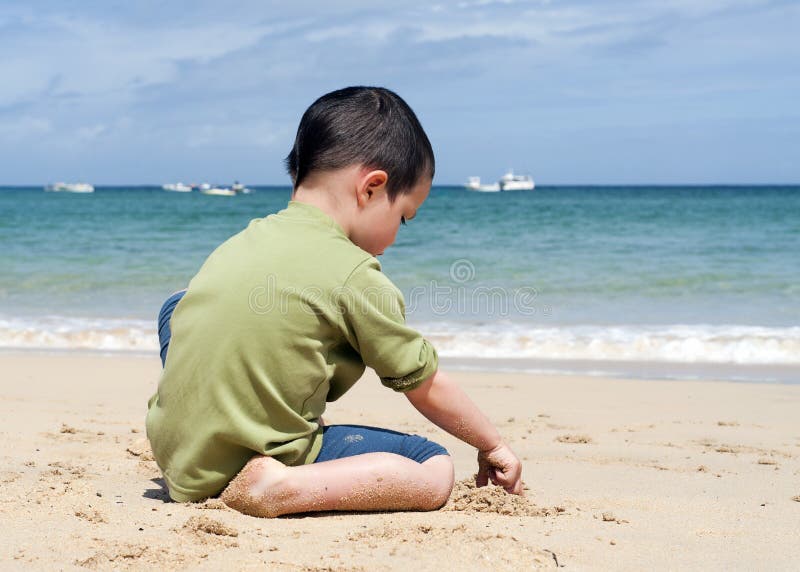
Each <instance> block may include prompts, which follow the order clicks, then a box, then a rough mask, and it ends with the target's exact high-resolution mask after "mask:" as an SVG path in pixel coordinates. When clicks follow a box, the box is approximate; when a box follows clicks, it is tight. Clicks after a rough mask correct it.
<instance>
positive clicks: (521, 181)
mask: <svg viewBox="0 0 800 572" xmlns="http://www.w3.org/2000/svg"><path fill="white" fill-rule="evenodd" d="M464 186H465V187H466V188H467V190H470V191H480V192H484V193H496V192H498V191H532V190H533V189H534V188H535V186H536V185H535V184H534V182H533V178H532V177H531V176H530V175H515V174H514V172H513V171H511V170H509V171H508V173H506V174H505V175H503V176H502V177H500V180H499V181H498V182H496V183H492V184H491V185H482V184H481V178H480V177H470V178H469V180H468V181H467V184H466V185H464Z"/></svg>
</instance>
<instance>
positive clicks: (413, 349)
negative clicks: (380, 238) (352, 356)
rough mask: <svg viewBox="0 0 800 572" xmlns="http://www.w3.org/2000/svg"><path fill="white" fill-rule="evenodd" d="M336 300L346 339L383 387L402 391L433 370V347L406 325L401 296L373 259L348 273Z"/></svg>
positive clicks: (435, 360)
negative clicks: (376, 375) (374, 373)
mask: <svg viewBox="0 0 800 572" xmlns="http://www.w3.org/2000/svg"><path fill="white" fill-rule="evenodd" d="M336 300H337V307H338V308H339V311H340V312H341V313H342V316H343V323H344V326H345V330H346V332H345V335H346V337H347V339H348V341H349V343H350V344H351V345H352V346H353V348H354V349H355V350H356V351H357V352H358V353H359V355H360V356H361V359H362V360H363V361H364V364H365V365H366V366H368V367H371V368H372V369H374V370H375V372H376V373H377V374H378V377H380V380H381V383H382V384H383V385H385V386H386V387H389V388H390V389H393V390H395V391H400V392H406V391H410V390H412V389H414V388H415V387H417V386H419V385H420V384H421V383H422V382H423V381H425V380H426V379H427V378H429V377H430V376H432V375H433V374H434V373H435V372H436V369H437V367H438V366H439V356H438V355H437V353H436V349H435V348H434V347H433V345H431V343H430V342H429V341H428V340H427V339H425V338H424V337H423V336H422V334H420V333H419V332H418V331H417V330H415V329H414V328H411V327H409V326H408V325H407V324H406V319H405V301H404V300H403V294H402V292H400V290H399V289H398V288H397V286H395V285H394V284H392V282H391V280H389V279H388V278H387V277H386V275H385V274H383V272H381V270H380V264H379V263H378V261H377V260H376V259H375V258H370V259H367V260H365V261H364V262H362V263H361V264H360V265H359V266H358V267H357V268H356V269H355V270H354V271H353V272H352V273H351V274H350V276H349V277H348V279H347V281H346V282H345V284H344V285H343V287H342V288H341V289H340V290H339V291H338V292H337V293H336Z"/></svg>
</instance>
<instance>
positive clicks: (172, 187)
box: [161, 183, 192, 193]
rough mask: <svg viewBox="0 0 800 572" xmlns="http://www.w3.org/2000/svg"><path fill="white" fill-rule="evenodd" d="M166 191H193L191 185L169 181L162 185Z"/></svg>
mask: <svg viewBox="0 0 800 572" xmlns="http://www.w3.org/2000/svg"><path fill="white" fill-rule="evenodd" d="M161 188H162V189H164V190H165V191H172V192H174V193H191V192H192V187H191V185H184V184H183V183H167V184H166V185H162V186H161Z"/></svg>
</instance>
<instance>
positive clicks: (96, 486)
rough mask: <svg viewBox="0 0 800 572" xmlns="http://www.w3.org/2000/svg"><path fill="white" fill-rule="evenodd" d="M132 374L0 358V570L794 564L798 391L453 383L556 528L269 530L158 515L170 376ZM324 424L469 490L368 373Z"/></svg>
mask: <svg viewBox="0 0 800 572" xmlns="http://www.w3.org/2000/svg"><path fill="white" fill-rule="evenodd" d="M143 357H144V356H142V357H133V356H128V355H125V356H121V355H103V356H99V355H77V354H75V353H69V354H65V355H41V354H33V353H17V354H13V355H12V354H9V353H7V352H0V370H2V371H3V372H4V384H3V385H2V387H1V388H0V394H1V395H2V399H0V444H1V445H2V450H3V455H4V469H3V471H2V474H1V475H0V477H2V479H3V482H4V492H5V495H4V498H3V499H2V502H0V512H2V517H3V519H4V521H5V522H7V523H8V526H7V527H6V528H7V530H6V532H5V533H4V535H5V539H4V540H5V543H6V545H7V546H8V547H9V549H8V551H7V553H8V555H9V556H8V558H9V561H11V559H13V562H14V563H15V564H16V563H18V565H19V566H26V567H36V568H42V569H51V568H63V569H76V570H83V569H86V568H91V569H103V570H104V569H129V570H139V569H142V570H144V569H152V568H153V567H166V568H172V569H193V570H194V569H208V570H212V569H219V568H220V567H224V568H243V567H248V566H249V567H253V566H266V567H268V568H269V569H276V570H319V569H320V567H322V568H324V567H326V566H327V567H330V568H331V569H337V570H339V569H344V570H405V569H408V568H410V567H413V568H414V569H416V570H441V569H445V568H448V567H456V568H458V569H464V570H482V569H486V568H487V567H492V568H493V569H495V570H519V569H531V568H534V567H547V566H552V565H553V557H552V555H556V558H557V560H558V562H559V564H563V565H565V566H566V567H568V568H578V569H619V570H636V569H676V568H681V569H683V568H689V569H709V568H716V569H720V568H735V569H756V568H758V569H787V568H791V567H792V565H793V564H796V562H797V561H798V559H800V549H798V548H797V547H796V534H797V528H796V526H795V525H794V524H793V523H796V522H798V517H799V516H800V500H795V499H800V486H798V480H797V479H798V476H800V423H798V421H797V418H796V413H797V411H798V410H800V386H796V385H780V384H747V383H725V382H711V381H697V382H693V383H673V382H671V381H657V380H648V381H647V382H646V383H642V381H643V380H637V379H618V378H604V379H598V378H596V377H595V378H593V377H588V376H579V375H573V376H565V375H532V374H524V373H496V372H495V373H487V372H474V371H473V372H466V371H464V372H453V377H454V378H455V379H456V380H457V381H458V382H459V383H460V384H461V385H462V386H463V387H464V388H465V390H466V391H467V393H468V394H469V395H470V396H471V397H472V399H473V400H475V401H476V403H478V404H479V406H480V407H481V409H482V410H483V411H484V412H485V413H486V414H487V415H488V416H489V417H490V418H491V419H492V420H493V422H494V423H495V424H496V425H497V426H498V429H499V430H500V432H501V434H502V435H503V437H504V439H505V440H506V441H507V442H508V443H509V444H510V445H511V447H512V448H513V449H514V450H515V451H516V452H517V454H518V455H519V456H520V458H521V459H522V461H523V466H524V469H523V471H524V472H523V478H524V480H525V482H526V484H527V486H528V487H529V489H528V497H529V498H530V500H531V501H532V502H534V503H535V504H536V506H538V507H541V508H543V509H553V510H543V511H542V514H541V515H539V516H506V515H503V514H499V513H492V512H480V513H471V512H459V511H458V510H452V511H435V512H430V513H410V512H406V513H391V512H390V513H364V514H345V513H328V514H321V515H299V516H296V517H291V518H280V519H273V520H263V519H254V518H251V517H245V516H243V515H240V514H238V513H235V512H233V511H230V510H226V509H224V507H219V506H203V505H182V504H177V503H169V502H165V500H166V498H165V497H166V495H165V491H164V489H163V486H162V485H161V484H160V481H161V478H160V473H159V471H158V469H157V467H156V466H155V463H154V462H153V461H152V460H150V457H149V456H148V454H149V449H148V447H147V443H146V438H145V435H144V416H145V413H146V401H147V398H148V397H149V396H150V395H151V394H152V392H153V391H154V390H155V388H156V385H157V383H158V376H159V372H160V370H161V364H160V361H159V360H158V358H157V357H156V356H152V355H151V356H149V358H148V359H143ZM325 419H326V422H327V423H328V424H337V423H353V424H364V425H372V426H379V427H387V428H390V429H395V430H399V431H404V432H409V433H417V434H420V435H423V436H425V437H428V438H429V439H432V440H434V441H437V442H439V443H440V444H442V445H443V446H445V447H446V448H447V449H448V451H449V452H450V454H451V455H452V457H453V460H454V464H455V470H456V479H457V480H462V479H467V478H469V477H470V475H472V474H473V473H474V472H475V469H476V463H475V451H474V449H472V448H471V447H469V446H468V445H466V444H464V443H462V442H460V441H458V440H456V439H455V438H453V437H451V436H449V435H447V434H446V433H444V432H442V431H441V430H439V429H438V428H437V427H435V426H433V425H432V424H431V423H429V422H427V420H425V419H424V418H422V416H420V415H419V413H418V412H416V411H415V410H414V409H413V408H412V407H411V405H410V404H409V403H408V402H407V400H405V399H404V398H403V397H402V396H401V395H398V394H395V393H393V392H391V391H389V390H387V389H386V388H384V387H382V386H381V384H380V383H379V381H378V380H377V378H376V377H375V376H374V374H372V373H367V374H366V375H365V376H364V378H363V379H362V380H360V381H359V382H358V383H357V384H356V386H355V387H354V388H353V389H352V390H351V391H350V392H348V393H347V394H346V395H344V396H343V397H342V398H341V399H340V400H338V401H336V402H334V403H330V404H329V408H328V411H327V412H326V414H325ZM556 509H558V510H556ZM561 509H563V510H561ZM287 524H288V526H287ZM209 531H211V532H209ZM226 531H227V532H230V533H231V534H227V533H226ZM231 531H232V532H231ZM234 533H235V536H233V535H232V534H234ZM312 540H313V542H312ZM454 545H456V546H459V547H460V548H459V550H458V551H456V552H453V551H452V547H453V546H454Z"/></svg>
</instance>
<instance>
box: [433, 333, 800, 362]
mask: <svg viewBox="0 0 800 572" xmlns="http://www.w3.org/2000/svg"><path fill="white" fill-rule="evenodd" d="M420 329H421V330H422V331H424V332H425V333H426V335H427V336H428V338H429V339H430V340H431V341H432V342H433V344H434V345H435V346H436V348H437V350H438V351H439V353H440V354H441V355H444V356H450V357H480V358H539V359H567V360H617V361H665V362H682V363H736V364H800V327H786V328H772V327H769V328H768V327H760V326H741V325H705V324H699V325H660V326H643V325H614V326H589V325H584V326H578V325H572V326H559V327H538V328H537V327H529V326H521V325H518V324H504V325H500V324H493V325H484V326H480V327H474V326H467V325H457V324H449V325H446V326H442V325H431V326H430V327H425V326H424V325H423V326H420Z"/></svg>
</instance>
